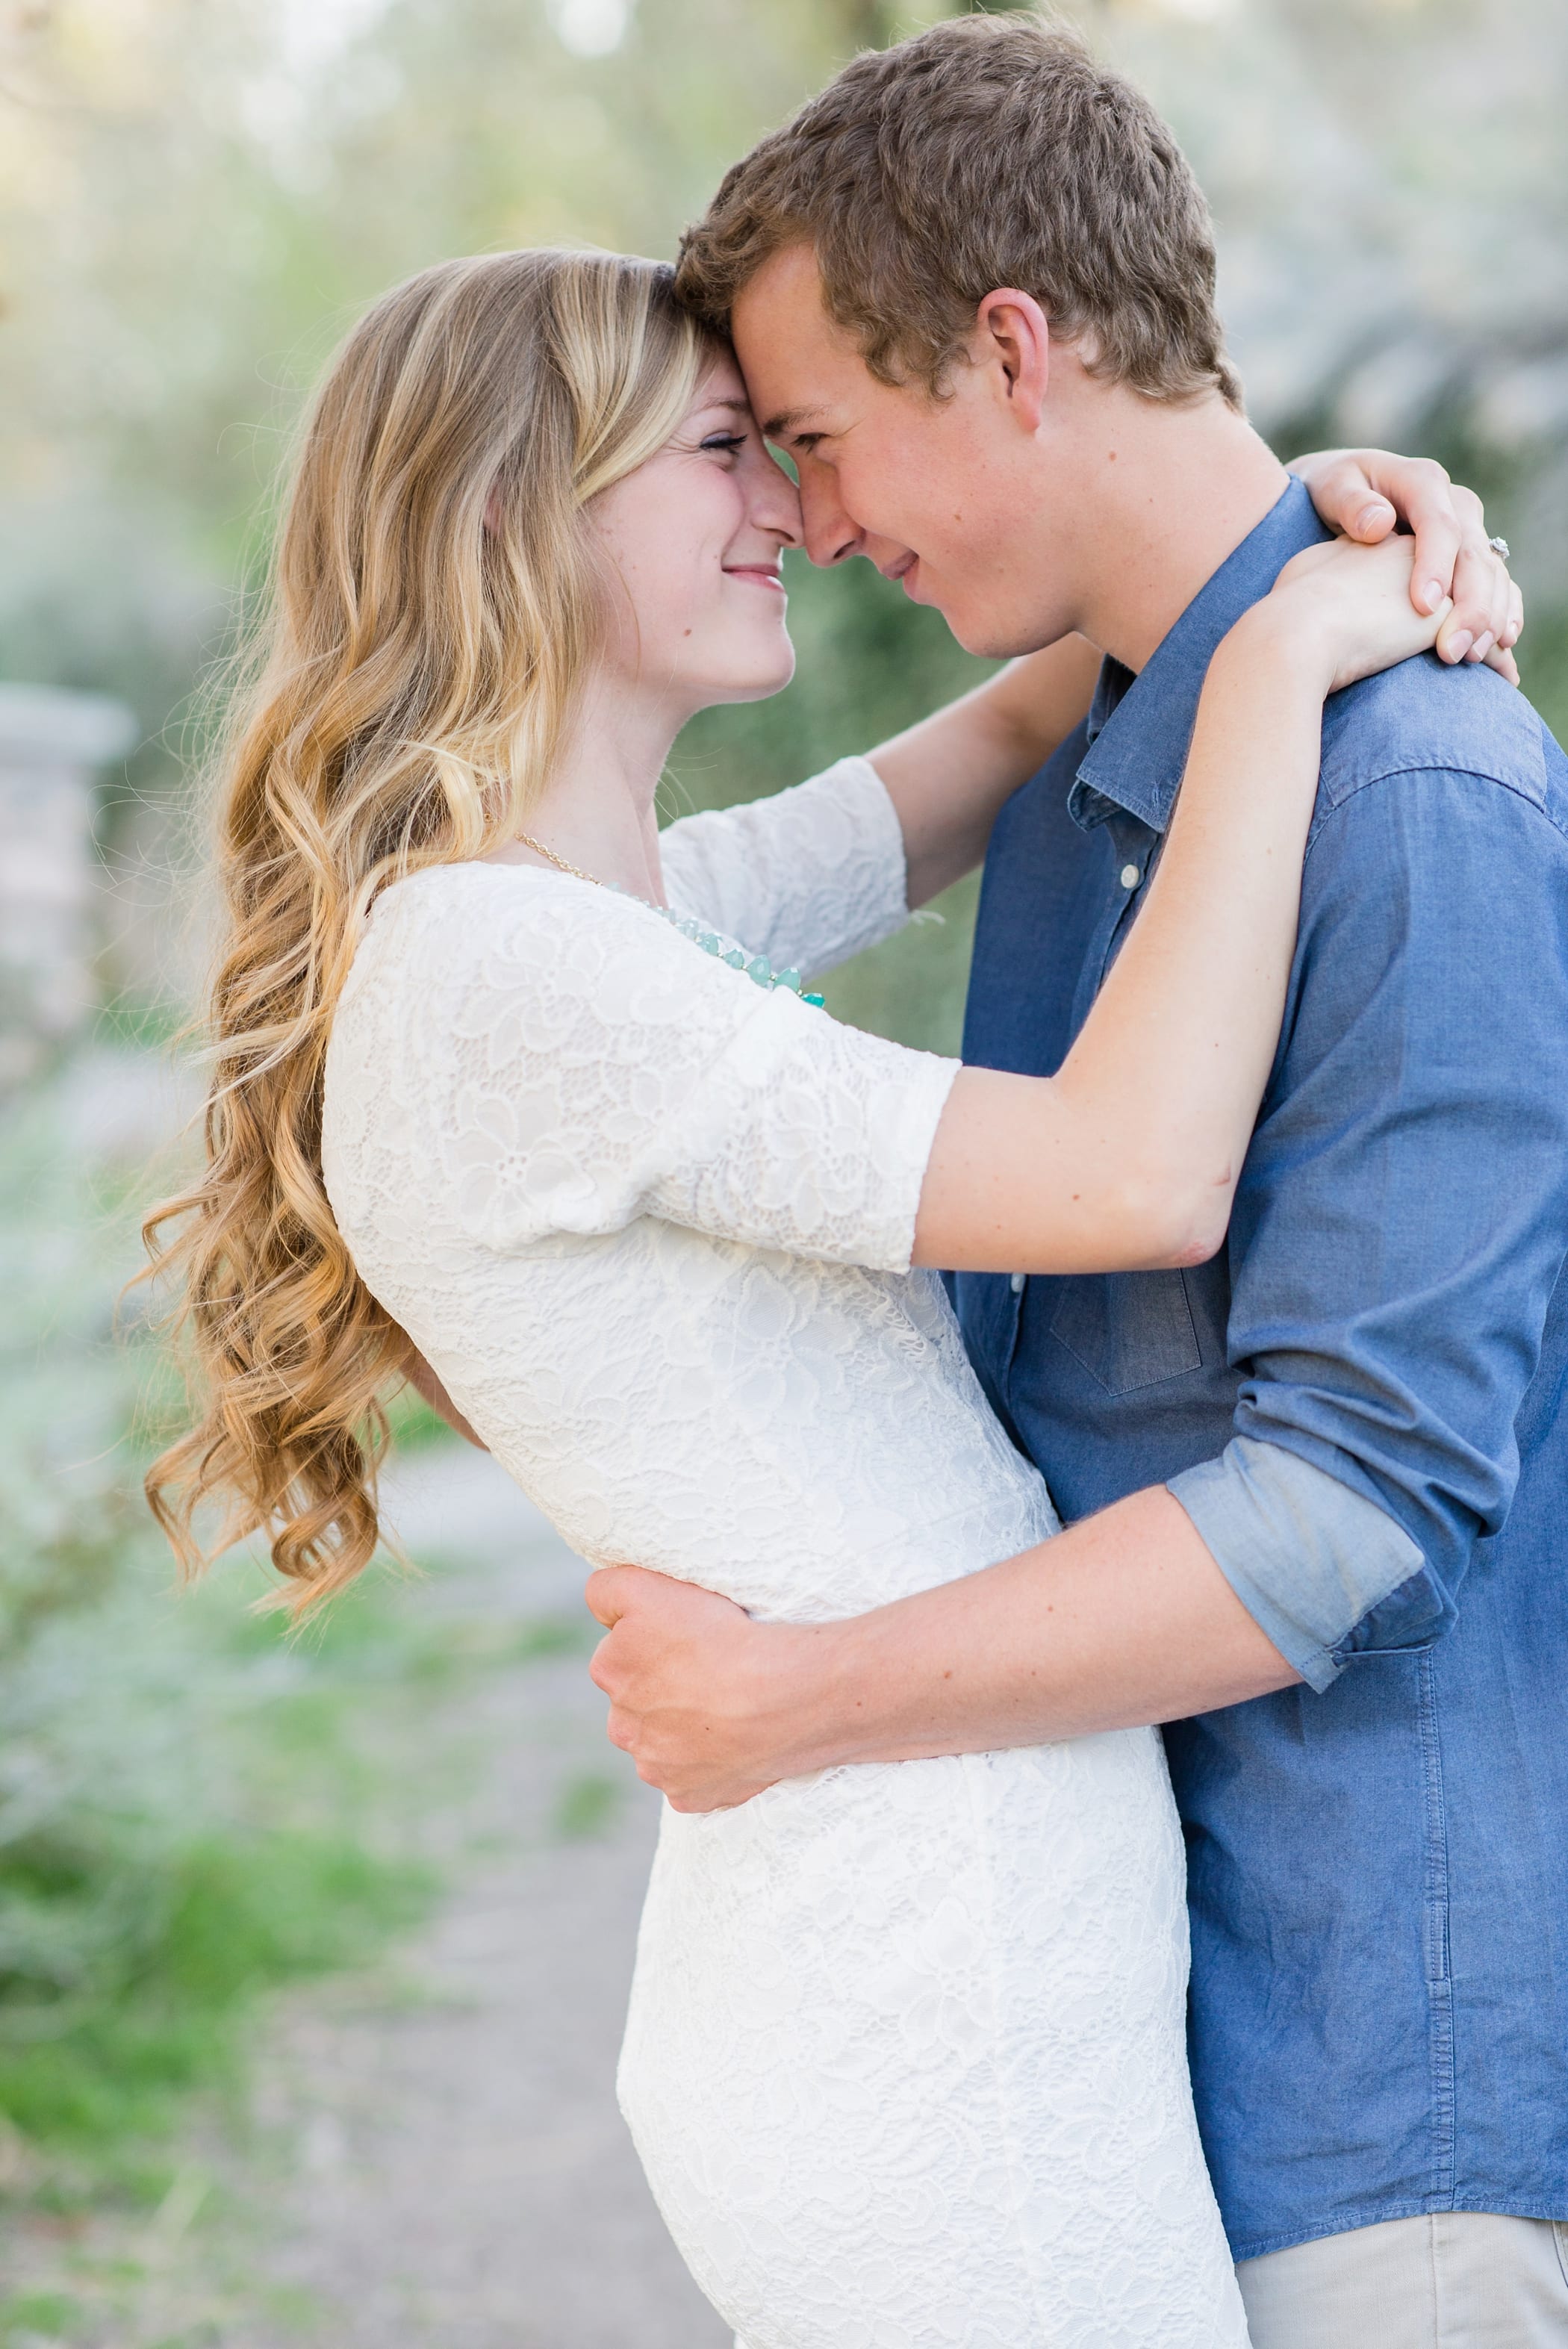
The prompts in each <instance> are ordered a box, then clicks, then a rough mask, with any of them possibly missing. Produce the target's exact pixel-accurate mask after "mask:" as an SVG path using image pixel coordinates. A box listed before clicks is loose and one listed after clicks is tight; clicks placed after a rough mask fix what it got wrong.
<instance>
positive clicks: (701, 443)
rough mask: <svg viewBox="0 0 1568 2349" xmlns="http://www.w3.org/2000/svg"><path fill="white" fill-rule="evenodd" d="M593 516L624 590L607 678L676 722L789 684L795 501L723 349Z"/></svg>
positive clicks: (608, 651) (613, 619) (614, 618)
mask: <svg viewBox="0 0 1568 2349" xmlns="http://www.w3.org/2000/svg"><path fill="white" fill-rule="evenodd" d="M589 512H590V513H591V515H592V518H593V524H594V527H595V528H596V529H597V531H598V532H599V534H600V536H601V538H602V539H603V543H604V546H605V549H606V551H607V553H608V554H609V555H610V558H611V561H612V562H613V564H614V568H615V571H616V573H617V574H618V576H619V580H620V583H621V586H622V588H623V590H624V593H622V594H619V595H615V596H614V598H613V599H612V609H611V612H610V614H609V623H610V626H609V636H608V642H607V645H606V648H605V653H604V659H603V667H604V670H605V672H606V673H607V681H609V682H610V683H612V684H619V685H624V686H627V687H633V688H636V689H637V690H638V691H639V692H641V693H649V692H652V693H654V694H655V695H656V696H657V697H658V698H660V699H661V700H662V701H668V702H673V703H675V704H676V706H677V710H678V712H679V714H681V715H689V714H690V713H691V712H692V711H693V710H697V709H706V708H707V706H708V705H709V704H710V703H712V702H716V701H759V700H761V699H762V698H764V697H765V696H766V695H768V694H770V693H777V692H779V689H780V688H782V687H783V686H786V685H788V684H789V679H790V677H791V676H792V674H793V673H794V667H795V648H794V647H793V646H792V645H791V644H790V642H789V629H788V626H787V625H786V619H785V611H786V598H785V595H784V585H783V580H782V577H781V574H780V561H781V557H782V555H783V551H784V549H785V548H786V547H787V546H798V545H799V543H800V506H799V498H798V497H797V495H796V492H795V486H794V483H793V482H792V481H790V480H789V476H788V474H786V473H785V472H784V471H782V470H781V468H780V467H779V465H778V464H777V463H776V462H775V460H773V458H772V457H770V456H769V452H768V450H767V449H766V448H765V447H764V445H763V442H762V439H761V436H760V434H759V433H758V429H757V425H756V421H755V419H754V418H753V416H752V413H751V409H750V408H749V407H748V404H747V398H746V387H745V384H744V383H743V382H742V380H741V377H740V370H739V368H738V367H737V366H736V364H735V361H734V360H733V359H732V358H731V357H729V356H728V355H727V353H716V354H715V357H714V359H713V364H712V365H711V367H709V368H708V369H707V373H706V374H705V375H704V376H703V378H702V379H701V381H700V382H699V383H698V385H697V388H696V396H695V398H694V399H693V402H692V405H691V407H690V409H688V410H687V412H686V416H685V418H684V419H682V422H681V425H680V427H679V429H678V430H677V431H676V433H675V435H674V437H673V438H672V439H671V440H668V441H667V442H666V443H665V446H664V448H662V449H661V450H659V452H658V454H657V455H656V456H655V457H650V458H649V460H648V461H647V462H646V464H645V465H640V466H639V467H638V469H637V471H635V472H634V473H629V474H628V475H627V476H626V478H625V480H624V481H617V482H616V483H615V484H614V488H612V489H608V490H604V491H603V492H601V493H600V495H599V496H598V497H596V498H595V499H594V500H593V504H592V506H591V507H590V509H589Z"/></svg>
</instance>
